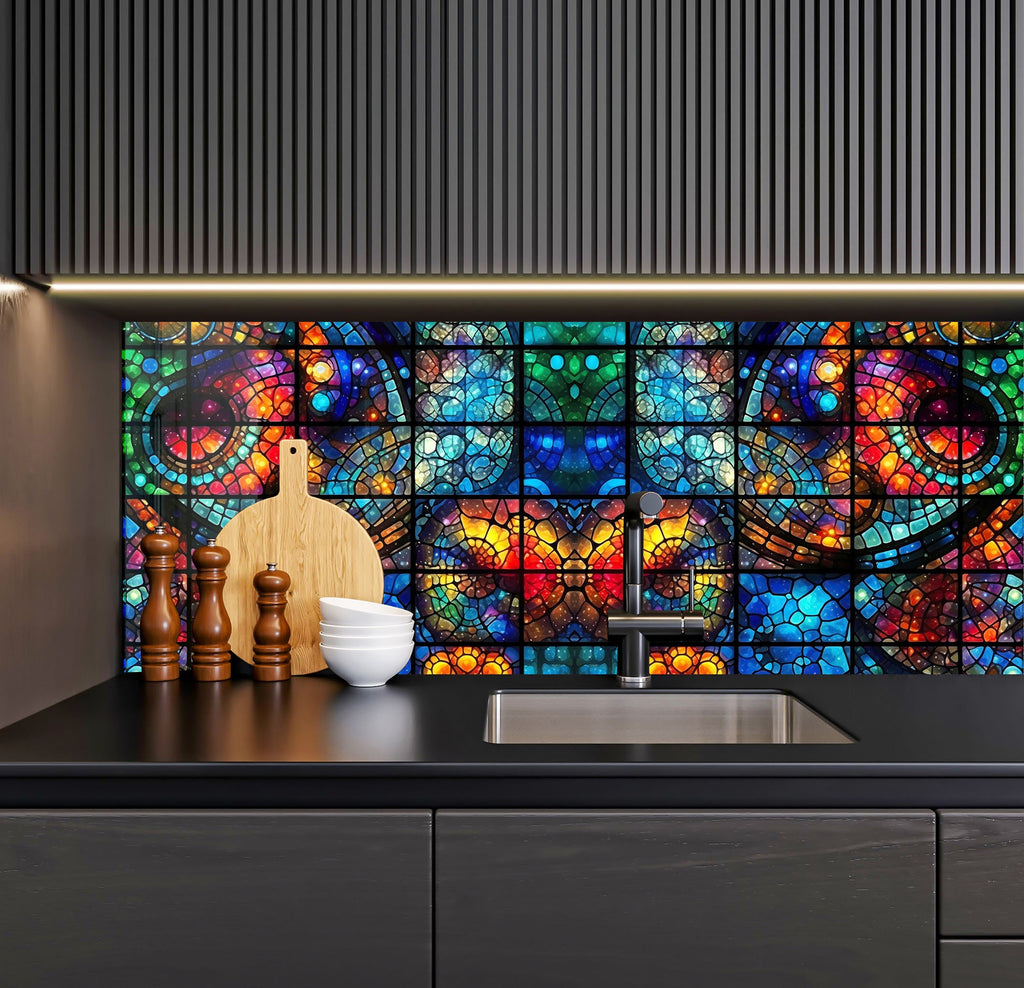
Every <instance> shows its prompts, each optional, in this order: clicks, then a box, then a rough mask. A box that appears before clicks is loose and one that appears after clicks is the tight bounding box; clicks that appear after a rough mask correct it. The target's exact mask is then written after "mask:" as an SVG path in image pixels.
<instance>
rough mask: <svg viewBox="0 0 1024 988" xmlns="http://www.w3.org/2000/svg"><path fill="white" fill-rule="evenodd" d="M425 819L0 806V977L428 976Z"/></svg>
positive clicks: (209, 981) (44, 987) (271, 985)
mask: <svg viewBox="0 0 1024 988" xmlns="http://www.w3.org/2000/svg"><path fill="white" fill-rule="evenodd" d="M214 685H215V686H216V684H214ZM430 830H431V820H430V813H429V812H427V811H392V812H387V811H351V810H350V811H343V812H337V811H334V812H332V811H292V812H288V811H281V810H278V811H267V812H264V811H232V812H214V811H211V812H194V811H190V812H173V811H159V812H131V811H114V812H86V811H83V812H71V811H37V812H8V813H2V814H0V875H2V876H3V877H2V882H0V888H2V894H0V929H3V942H2V945H0V964H2V971H3V974H2V981H3V983H4V984H5V985H19V986H23V988H78V986H81V985H96V986H103V988H136V986H139V985H147V986H150V988H181V986H183V985H196V986H200V985H245V986H247V988H279V986H281V985H296V986H299V985H320V984H324V985H326V984H345V985H402V986H409V988H427V986H429V985H430V983H431V975H430V968H431V942H430V938H431V919H430V911H431V901H430V900H431V890H430V882H431V875H430V858H431V847H430V843H431V837H430Z"/></svg>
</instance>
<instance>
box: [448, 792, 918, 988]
mask: <svg viewBox="0 0 1024 988" xmlns="http://www.w3.org/2000/svg"><path fill="white" fill-rule="evenodd" d="M435 854H436V858H435V879H436V886H435V889H436V891H435V902H436V917H437V927H436V941H435V956H436V965H437V968H436V970H437V980H436V982H435V984H436V986H437V988H479V986H481V985H487V986H488V988H521V986H524V985H528V986H530V988H563V986H566V985H572V986H577V985H578V986H586V988H605V986H608V988H612V986H615V988H620V986H622V985H683V984H685V985H686V986H687V988H705V986H707V988H722V986H726V985H728V986H729V988H746V986H749V988H770V986H774V985H779V986H783V985H785V986H786V988H796V986H806V988H817V986H821V985H872V986H875V988H882V986H892V988H926V986H927V988H934V984H935V942H936V941H935V938H936V932H935V919H934V918H935V886H934V862H935V818H934V815H933V814H932V813H913V812H907V813H870V812H863V813H861V812H849V813H844V812H838V811H835V812H833V811H822V812H802V813H801V812H788V811H786V812H781V811H780V812H776V813H773V812H765V811H750V812H744V811H732V812H717V813H716V812H707V813H704V812H685V811H678V812H677V811H656V810H649V811H642V812H641V811H617V812H616V811H598V810H594V811H566V812H557V811H534V812H526V811H523V812H514V811H508V812H502V811H479V812H470V811H445V810H441V811H438V813H437V818H436V840H435Z"/></svg>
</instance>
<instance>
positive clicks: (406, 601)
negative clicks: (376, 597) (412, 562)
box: [384, 572, 412, 611]
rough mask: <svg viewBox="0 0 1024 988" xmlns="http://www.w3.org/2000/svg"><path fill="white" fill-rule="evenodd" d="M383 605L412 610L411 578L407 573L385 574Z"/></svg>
mask: <svg viewBox="0 0 1024 988" xmlns="http://www.w3.org/2000/svg"><path fill="white" fill-rule="evenodd" d="M384 603H385V604H390V605H391V606H392V607H402V608H404V609H405V610H407V611H411V610H412V577H411V576H410V575H409V574H408V573H387V572H385V574H384Z"/></svg>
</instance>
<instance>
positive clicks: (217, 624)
mask: <svg viewBox="0 0 1024 988" xmlns="http://www.w3.org/2000/svg"><path fill="white" fill-rule="evenodd" d="M192 561H193V562H194V563H195V564H196V581H197V582H198V583H199V606H198V607H197V608H196V613H195V617H194V618H192V643H193V644H192V676H193V678H194V679H198V680H199V681H200V682H204V683H207V682H215V681H217V680H221V679H230V678H231V648H230V646H229V645H228V641H229V639H230V638H231V619H230V618H229V617H228V611H227V608H226V607H225V606H224V597H223V590H224V581H225V580H226V579H227V565H228V563H229V562H231V553H230V552H228V550H227V549H225V548H224V547H223V546H219V545H217V543H216V540H214V539H210V541H209V542H208V543H207V544H206V545H201V546H197V547H196V549H195V550H194V551H193V553H192Z"/></svg>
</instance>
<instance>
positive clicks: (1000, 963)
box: [939, 940, 1024, 988]
mask: <svg viewBox="0 0 1024 988" xmlns="http://www.w3.org/2000/svg"><path fill="white" fill-rule="evenodd" d="M1022 980H1024V940H943V941H942V942H941V943H940V944H939V984H941V985H942V988H1020V984H1021V981H1022Z"/></svg>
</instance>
